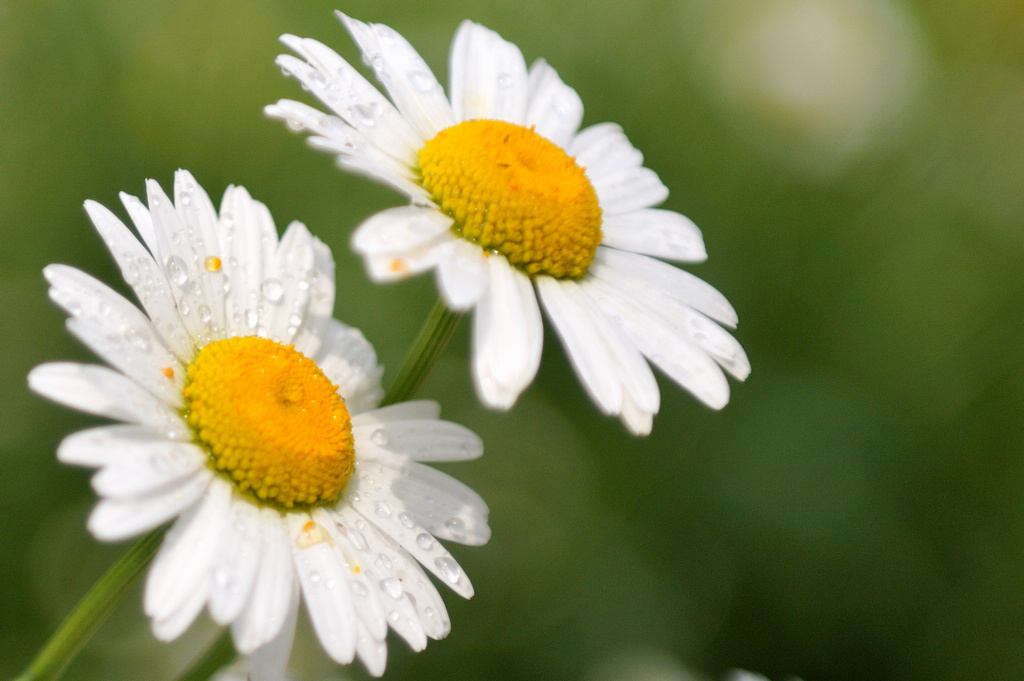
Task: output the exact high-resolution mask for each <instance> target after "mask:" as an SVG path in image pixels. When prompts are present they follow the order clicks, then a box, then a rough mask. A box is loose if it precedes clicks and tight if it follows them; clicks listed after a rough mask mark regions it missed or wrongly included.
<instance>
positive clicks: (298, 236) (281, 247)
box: [259, 222, 314, 345]
mask: <svg viewBox="0 0 1024 681" xmlns="http://www.w3.org/2000/svg"><path fill="white" fill-rule="evenodd" d="M313 258H314V256H313V235H311V234H310V233H309V230H308V229H306V226H305V225H303V224H302V223H301V222H293V223H291V224H290V225H288V229H286V230H285V233H284V236H282V237H281V241H280V243H278V244H277V249H276V250H275V251H274V258H273V260H272V261H271V265H270V268H269V269H268V270H267V278H266V279H264V280H263V283H262V284H261V286H260V290H261V292H262V294H263V301H262V302H263V312H262V313H261V315H260V331H259V335H260V336H263V337H264V338H270V339H271V340H275V341H277V342H279V343H281V344H283V345H290V344H292V341H293V339H294V338H295V335H296V334H297V333H298V331H299V325H300V324H302V319H303V317H304V316H305V312H306V306H307V304H308V303H309V272H311V271H312V269H313Z"/></svg>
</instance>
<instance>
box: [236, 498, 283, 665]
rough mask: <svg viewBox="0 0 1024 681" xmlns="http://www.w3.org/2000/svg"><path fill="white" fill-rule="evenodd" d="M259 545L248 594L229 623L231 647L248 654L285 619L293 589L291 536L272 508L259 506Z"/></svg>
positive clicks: (271, 637) (272, 633)
mask: <svg viewBox="0 0 1024 681" xmlns="http://www.w3.org/2000/svg"><path fill="white" fill-rule="evenodd" d="M260 516H261V517H260V520H261V523H262V526H263V549H262V552H261V553H262V555H261V556H260V560H259V563H260V565H259V573H258V574H257V575H256V582H255V583H254V584H253V589H252V597H251V598H250V599H249V600H248V601H247V602H246V604H245V608H244V609H243V610H242V612H241V613H240V614H239V616H238V617H237V618H236V619H235V621H234V622H232V624H231V634H232V638H233V639H234V641H235V648H236V649H238V652H239V653H241V654H242V655H248V654H249V653H251V652H252V651H253V650H255V649H256V648H258V647H259V646H261V645H263V644H265V643H267V642H268V641H270V640H271V639H273V638H274V637H275V636H277V634H278V633H279V632H280V631H281V628H282V627H283V626H284V624H285V623H286V620H287V618H288V614H289V612H290V608H291V607H293V605H294V604H293V600H295V599H296V598H297V597H298V593H297V591H296V590H295V577H294V567H293V566H292V552H291V540H290V537H289V535H288V532H287V530H286V528H285V520H284V519H283V518H282V517H281V515H280V514H279V513H278V512H277V511H276V510H274V509H271V508H263V509H260Z"/></svg>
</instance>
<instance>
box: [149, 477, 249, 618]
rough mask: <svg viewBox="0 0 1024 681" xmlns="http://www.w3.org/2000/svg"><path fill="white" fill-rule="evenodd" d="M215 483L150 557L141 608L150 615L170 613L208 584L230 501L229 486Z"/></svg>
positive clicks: (183, 516) (184, 514) (169, 614)
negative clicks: (152, 556) (211, 564)
mask: <svg viewBox="0 0 1024 681" xmlns="http://www.w3.org/2000/svg"><path fill="white" fill-rule="evenodd" d="M218 483H219V484H213V485H210V487H209V489H208V490H207V493H206V496H205V497H204V498H203V500H202V501H201V502H200V503H198V504H196V505H195V506H193V507H192V508H190V509H188V510H187V511H185V512H184V513H183V514H182V515H181V517H180V518H178V520H177V522H175V523H174V527H172V528H171V530H170V531H169V532H168V533H167V536H166V537H165V538H164V543H163V545H162V546H161V547H160V552H159V553H158V554H157V556H156V558H154V559H153V567H152V568H151V569H150V571H149V576H148V577H147V578H146V592H145V596H144V597H143V609H144V610H145V612H146V614H147V615H149V616H150V617H153V618H154V619H157V620H160V619H166V618H168V617H170V616H171V615H172V614H174V613H175V612H177V611H178V610H179V609H180V608H181V607H182V605H183V604H184V603H186V601H187V600H188V598H189V596H190V595H191V594H192V593H193V592H195V591H197V590H198V589H200V588H203V589H204V590H205V589H207V588H208V584H207V580H208V575H209V572H210V561H211V560H212V559H213V553H214V551H215V550H216V547H217V539H218V538H219V537H220V534H221V531H222V529H223V528H224V527H225V525H226V519H227V517H228V514H227V511H228V507H229V505H230V503H231V486H230V485H228V484H225V483H223V482H220V481H218ZM207 593H208V592H207Z"/></svg>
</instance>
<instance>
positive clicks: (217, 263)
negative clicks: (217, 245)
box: [203, 255, 223, 272]
mask: <svg viewBox="0 0 1024 681" xmlns="http://www.w3.org/2000/svg"><path fill="white" fill-rule="evenodd" d="M222 264H223V263H222V262H221V260H220V258H218V257H217V256H215V255H208V256H206V259H205V260H203V267H204V268H205V269H206V271H207V272H219V271H220V267H221V265H222Z"/></svg>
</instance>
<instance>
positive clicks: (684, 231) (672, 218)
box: [601, 208, 708, 262]
mask: <svg viewBox="0 0 1024 681" xmlns="http://www.w3.org/2000/svg"><path fill="white" fill-rule="evenodd" d="M601 233H602V236H603V238H602V240H601V243H602V244H603V245H605V246H611V247H612V248H617V249H619V250H623V251H632V252H633V253H643V254H645V255H653V256H654V257H656V258H665V259H666V260H677V261H680V262H704V261H705V260H707V257H708V254H707V251H706V250H705V249H704V239H703V237H702V236H701V233H700V229H698V228H697V225H695V224H693V222H692V221H691V220H690V219H689V218H687V217H685V216H683V215H680V214H679V213H675V212H673V211H670V210H659V209H656V208H649V209H646V210H638V211H634V212H631V213H626V214H624V215H610V216H606V217H605V218H604V220H603V221H602V223H601Z"/></svg>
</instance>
